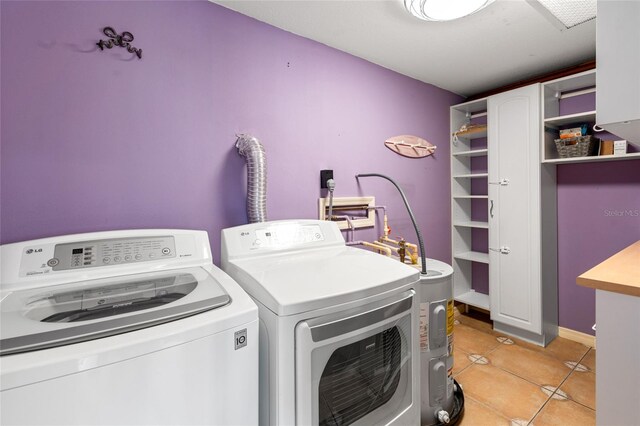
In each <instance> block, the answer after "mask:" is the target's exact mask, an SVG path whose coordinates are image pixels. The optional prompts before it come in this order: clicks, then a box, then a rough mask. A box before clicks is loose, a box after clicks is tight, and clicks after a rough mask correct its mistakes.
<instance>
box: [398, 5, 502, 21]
mask: <svg viewBox="0 0 640 426" xmlns="http://www.w3.org/2000/svg"><path fill="white" fill-rule="evenodd" d="M493 1H494V0H404V7H405V8H406V9H407V10H408V11H409V13H411V14H412V15H413V16H415V17H417V18H420V19H424V20H425V21H451V20H454V19H458V18H462V17H464V16H467V15H471V14H472V13H476V12H477V11H479V10H481V9H483V8H485V7H487V6H488V5H489V4H490V3H492V2H493Z"/></svg>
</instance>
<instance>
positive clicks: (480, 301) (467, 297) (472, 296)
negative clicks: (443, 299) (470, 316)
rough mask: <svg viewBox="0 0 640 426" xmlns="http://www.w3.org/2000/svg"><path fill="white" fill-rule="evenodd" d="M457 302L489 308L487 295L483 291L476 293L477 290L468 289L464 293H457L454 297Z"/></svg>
mask: <svg viewBox="0 0 640 426" xmlns="http://www.w3.org/2000/svg"><path fill="white" fill-rule="evenodd" d="M454 299H455V300H456V301H457V302H461V303H465V304H467V305H471V306H475V307H476V308H481V309H485V310H487V311H489V310H490V307H491V306H490V302H489V295H488V294H484V293H478V292H477V291H473V290H471V291H468V292H466V293H462V294H459V295H457V296H455V297H454Z"/></svg>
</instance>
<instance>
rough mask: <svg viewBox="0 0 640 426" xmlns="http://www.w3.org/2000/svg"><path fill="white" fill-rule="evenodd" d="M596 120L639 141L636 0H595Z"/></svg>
mask: <svg viewBox="0 0 640 426" xmlns="http://www.w3.org/2000/svg"><path fill="white" fill-rule="evenodd" d="M596 29H597V32H596V56H597V57H596V59H597V70H598V72H597V74H596V87H597V88H598V96H597V97H596V110H597V111H598V112H597V121H598V124H599V125H601V126H603V127H604V128H605V129H607V130H608V131H610V132H611V133H614V134H615V135H617V136H619V137H620V138H622V139H627V140H629V141H630V142H636V143H640V1H638V0H635V1H598V19H597V21H596Z"/></svg>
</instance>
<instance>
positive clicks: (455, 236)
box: [451, 98, 489, 310]
mask: <svg viewBox="0 0 640 426" xmlns="http://www.w3.org/2000/svg"><path fill="white" fill-rule="evenodd" d="M486 116H487V99H486V98H485V99H480V100H477V101H472V102H466V103H463V104H459V105H454V106H452V107H451V133H452V137H451V143H452V144H451V197H452V199H451V212H452V219H453V220H452V230H451V246H452V251H453V253H452V263H453V269H454V274H453V281H454V284H453V288H454V297H455V300H457V301H459V302H462V303H465V304H467V305H471V306H475V307H478V308H482V309H486V310H489V296H488V295H487V294H483V293H481V292H477V291H475V289H474V286H473V269H474V268H473V263H474V262H477V263H483V264H488V263H489V254H488V253H487V251H488V247H484V249H485V251H477V250H476V251H474V250H473V248H474V244H473V236H474V233H476V232H478V231H477V230H488V229H489V223H488V222H487V221H486V219H484V218H482V219H483V220H478V219H477V218H476V217H474V214H473V213H474V212H476V213H477V212H478V211H480V210H481V211H483V212H486V209H487V200H488V195H487V194H488V190H487V187H486V186H487V185H486V181H487V178H488V172H487V169H486V166H485V167H481V169H483V170H475V168H474V165H475V164H477V163H478V160H479V161H480V162H482V159H480V158H478V157H485V158H486V157H487V156H488V155H489V150H488V149H487V144H486V138H487V128H486ZM468 123H473V124H479V125H483V124H484V126H483V127H482V126H481V127H479V128H475V129H473V130H471V131H467V132H461V133H458V134H457V138H454V137H453V133H454V132H456V131H458V130H459V129H460V127H461V126H462V125H464V124H468ZM485 164H486V163H485ZM472 182H474V184H472ZM480 216H483V215H482V214H481V215H480ZM481 232H482V231H481ZM484 232H486V231H484ZM485 280H488V277H486V278H485Z"/></svg>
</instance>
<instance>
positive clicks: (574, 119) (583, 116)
mask: <svg viewBox="0 0 640 426" xmlns="http://www.w3.org/2000/svg"><path fill="white" fill-rule="evenodd" d="M595 121H596V112H595V111H586V112H579V113H577V114H568V115H560V116H558V117H550V118H545V120H544V124H545V125H548V126H564V125H565V124H571V123H576V124H577V123H579V122H595Z"/></svg>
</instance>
